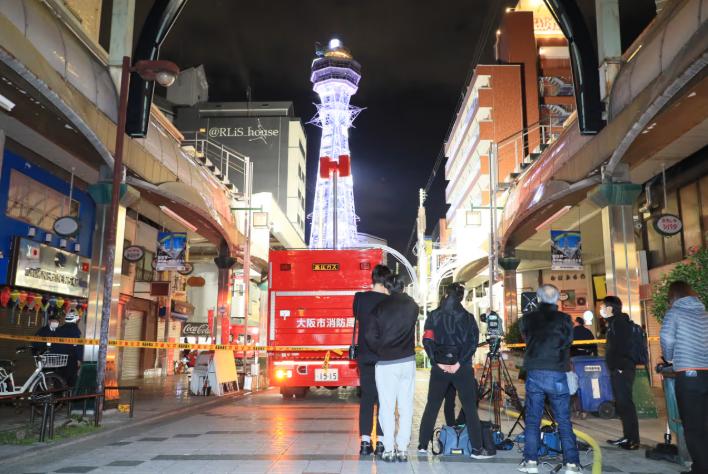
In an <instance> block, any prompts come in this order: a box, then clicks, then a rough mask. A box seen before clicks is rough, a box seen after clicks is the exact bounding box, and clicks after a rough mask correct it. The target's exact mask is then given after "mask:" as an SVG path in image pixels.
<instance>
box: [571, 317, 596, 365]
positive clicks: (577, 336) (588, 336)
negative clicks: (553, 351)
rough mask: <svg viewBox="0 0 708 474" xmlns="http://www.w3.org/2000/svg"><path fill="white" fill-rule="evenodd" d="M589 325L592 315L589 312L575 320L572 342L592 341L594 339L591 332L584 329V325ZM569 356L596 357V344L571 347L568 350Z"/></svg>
mask: <svg viewBox="0 0 708 474" xmlns="http://www.w3.org/2000/svg"><path fill="white" fill-rule="evenodd" d="M588 313H589V314H588ZM590 324H592V313H591V312H590V311H586V314H584V315H583V317H582V318H581V317H580V316H578V317H577V318H575V325H574V326H573V342H575V341H592V340H593V339H595V336H593V334H592V331H590V329H588V328H587V327H586V325H590ZM570 356H571V357H575V356H597V344H582V345H573V346H572V347H571V348H570Z"/></svg>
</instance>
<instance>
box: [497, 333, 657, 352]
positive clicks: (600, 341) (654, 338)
mask: <svg viewBox="0 0 708 474" xmlns="http://www.w3.org/2000/svg"><path fill="white" fill-rule="evenodd" d="M647 341H657V342H658V341H659V336H649V337H647ZM589 344H607V339H592V340H587V341H573V345H574V346H583V345H589ZM502 345H503V347H505V348H507V349H518V348H520V347H526V344H524V343H522V342H520V343H514V344H507V343H504V344H502Z"/></svg>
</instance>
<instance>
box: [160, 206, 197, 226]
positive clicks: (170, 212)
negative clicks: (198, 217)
mask: <svg viewBox="0 0 708 474" xmlns="http://www.w3.org/2000/svg"><path fill="white" fill-rule="evenodd" d="M160 210H161V211H162V212H164V213H165V214H167V215H168V216H170V217H171V218H172V219H174V220H176V221H177V222H179V223H180V224H182V225H183V226H184V227H186V228H187V229H188V230H190V231H192V232H196V231H197V228H196V227H195V226H194V225H192V224H191V223H190V222H189V221H188V220H187V219H185V218H184V217H182V216H180V215H179V214H177V213H176V212H175V211H173V210H172V209H170V208H169V207H167V206H160Z"/></svg>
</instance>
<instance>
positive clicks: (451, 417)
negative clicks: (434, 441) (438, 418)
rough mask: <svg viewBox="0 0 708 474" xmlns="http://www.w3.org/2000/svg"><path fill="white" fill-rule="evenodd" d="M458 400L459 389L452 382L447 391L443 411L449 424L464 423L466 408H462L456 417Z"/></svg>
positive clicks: (446, 422)
mask: <svg viewBox="0 0 708 474" xmlns="http://www.w3.org/2000/svg"><path fill="white" fill-rule="evenodd" d="M456 400H457V389H456V388H455V386H454V385H453V384H452V383H450V385H448V386H447V392H445V404H444V405H443V413H445V424H446V425H447V426H455V425H464V424H465V410H463V409H460V414H459V415H457V417H455V401H456Z"/></svg>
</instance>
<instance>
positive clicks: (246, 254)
mask: <svg viewBox="0 0 708 474" xmlns="http://www.w3.org/2000/svg"><path fill="white" fill-rule="evenodd" d="M243 165H244V166H243V167H244V171H245V175H246V176H245V178H246V182H245V186H244V187H245V191H246V192H245V193H244V194H245V195H246V207H247V208H248V209H246V226H245V227H246V242H245V243H244V246H243V330H244V333H245V334H244V335H243V343H244V344H248V310H249V306H250V301H249V300H250V297H251V296H250V287H251V207H252V206H251V189H252V187H253V164H252V163H251V160H250V159H249V158H246V159H245V161H244V164H243ZM247 354H248V353H247V351H243V362H244V365H243V370H244V371H245V370H246V360H247V359H248V357H247ZM244 373H245V372H244Z"/></svg>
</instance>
